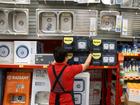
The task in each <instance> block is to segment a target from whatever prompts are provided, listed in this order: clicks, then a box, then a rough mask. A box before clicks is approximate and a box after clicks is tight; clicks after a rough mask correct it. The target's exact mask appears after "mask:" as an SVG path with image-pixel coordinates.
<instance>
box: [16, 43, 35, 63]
mask: <svg viewBox="0 0 140 105" xmlns="http://www.w3.org/2000/svg"><path fill="white" fill-rule="evenodd" d="M31 57H32V56H31V42H30V41H14V63H15V64H31Z"/></svg>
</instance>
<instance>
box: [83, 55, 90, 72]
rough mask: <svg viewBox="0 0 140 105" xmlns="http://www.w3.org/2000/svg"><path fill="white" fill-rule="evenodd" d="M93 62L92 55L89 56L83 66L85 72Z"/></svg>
mask: <svg viewBox="0 0 140 105" xmlns="http://www.w3.org/2000/svg"><path fill="white" fill-rule="evenodd" d="M91 60H92V54H89V55H88V57H87V59H86V61H85V63H84V64H82V68H83V71H85V70H86V69H87V68H88V66H89V65H90V62H91Z"/></svg>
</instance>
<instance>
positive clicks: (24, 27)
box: [8, 9, 28, 34]
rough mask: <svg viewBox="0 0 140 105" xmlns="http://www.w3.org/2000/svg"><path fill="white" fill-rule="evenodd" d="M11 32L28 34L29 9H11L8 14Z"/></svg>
mask: <svg viewBox="0 0 140 105" xmlns="http://www.w3.org/2000/svg"><path fill="white" fill-rule="evenodd" d="M8 26H9V33H13V34H28V10H27V9H26V10H25V9H20V10H18V9H17V10H10V11H9V14H8Z"/></svg>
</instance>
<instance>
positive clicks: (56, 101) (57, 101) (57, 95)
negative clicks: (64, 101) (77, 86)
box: [55, 94, 60, 105]
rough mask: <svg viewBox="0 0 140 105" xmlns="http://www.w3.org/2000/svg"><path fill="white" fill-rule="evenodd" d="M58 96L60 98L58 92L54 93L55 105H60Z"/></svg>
mask: <svg viewBox="0 0 140 105" xmlns="http://www.w3.org/2000/svg"><path fill="white" fill-rule="evenodd" d="M59 98H60V94H56V97H55V105H60V102H59Z"/></svg>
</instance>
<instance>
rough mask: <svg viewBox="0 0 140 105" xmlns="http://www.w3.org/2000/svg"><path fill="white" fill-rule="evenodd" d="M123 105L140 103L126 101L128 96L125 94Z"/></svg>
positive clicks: (138, 104)
mask: <svg viewBox="0 0 140 105" xmlns="http://www.w3.org/2000/svg"><path fill="white" fill-rule="evenodd" d="M124 105H140V103H137V102H133V101H128V96H127V95H125V102H124Z"/></svg>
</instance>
